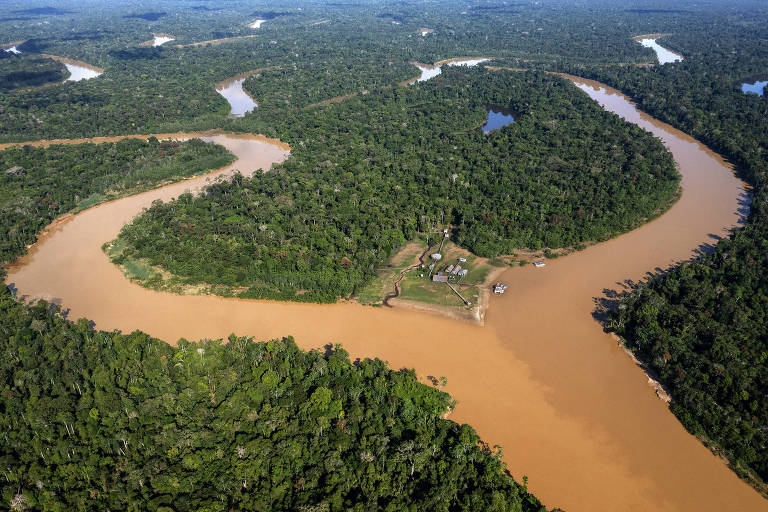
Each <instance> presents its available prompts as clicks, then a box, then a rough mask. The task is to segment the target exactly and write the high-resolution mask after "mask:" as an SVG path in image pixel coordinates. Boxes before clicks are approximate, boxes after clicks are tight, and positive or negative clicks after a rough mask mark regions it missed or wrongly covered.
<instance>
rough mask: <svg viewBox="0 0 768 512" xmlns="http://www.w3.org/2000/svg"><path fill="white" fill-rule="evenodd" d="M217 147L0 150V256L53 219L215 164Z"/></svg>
mask: <svg viewBox="0 0 768 512" xmlns="http://www.w3.org/2000/svg"><path fill="white" fill-rule="evenodd" d="M233 159H234V157H233V156H232V155H231V154H230V153H229V152H227V150H226V149H224V148H223V147H222V146H219V145H215V144H208V143H205V142H202V141H200V140H196V139H194V140H190V141H186V142H178V141H162V142H160V141H158V140H157V139H155V138H151V139H150V140H149V141H146V142H145V141H142V140H132V139H126V140H123V141H120V142H114V143H105V144H90V143H89V144H77V145H55V146H50V147H48V148H42V147H33V146H29V145H27V146H22V147H11V148H9V149H6V150H3V151H0V261H10V260H13V259H15V258H16V257H18V256H21V255H22V254H23V253H24V251H25V248H26V246H27V245H29V244H31V243H32V242H34V241H35V239H36V237H37V233H38V232H40V231H41V230H42V229H43V228H44V227H45V226H47V225H48V224H49V223H50V222H51V221H52V220H53V219H55V218H56V217H58V216H60V215H62V214H65V213H68V212H70V211H72V210H76V209H82V208H86V207H89V206H93V205H94V204H96V203H99V202H102V201H105V200H108V199H114V198H116V197H119V196H123V195H128V194H132V193H136V192H140V191H142V190H147V189H150V188H154V187H156V186H157V185H159V184H161V183H164V182H170V181H178V180H179V179H181V178H184V177H188V176H193V175H196V174H202V173H204V172H206V171H210V170H213V169H217V168H219V167H223V166H224V165H226V164H228V163H230V162H231V161H232V160H233Z"/></svg>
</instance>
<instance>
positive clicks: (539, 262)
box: [533, 261, 547, 268]
mask: <svg viewBox="0 0 768 512" xmlns="http://www.w3.org/2000/svg"><path fill="white" fill-rule="evenodd" d="M533 266H534V267H536V268H541V267H546V266H547V264H546V263H544V262H543V261H534V262H533Z"/></svg>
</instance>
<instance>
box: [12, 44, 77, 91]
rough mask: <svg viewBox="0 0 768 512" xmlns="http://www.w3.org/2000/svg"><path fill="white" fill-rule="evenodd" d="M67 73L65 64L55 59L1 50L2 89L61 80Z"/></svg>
mask: <svg viewBox="0 0 768 512" xmlns="http://www.w3.org/2000/svg"><path fill="white" fill-rule="evenodd" d="M67 74H68V73H67V69H66V68H65V67H64V64H62V63H60V62H57V61H55V60H53V59H47V58H44V57H38V56H33V55H17V54H14V53H12V52H9V51H3V50H0V91H10V90H13V89H19V88H22V87H32V86H37V85H43V84H47V83H51V82H61V81H62V80H64V78H66V77H67Z"/></svg>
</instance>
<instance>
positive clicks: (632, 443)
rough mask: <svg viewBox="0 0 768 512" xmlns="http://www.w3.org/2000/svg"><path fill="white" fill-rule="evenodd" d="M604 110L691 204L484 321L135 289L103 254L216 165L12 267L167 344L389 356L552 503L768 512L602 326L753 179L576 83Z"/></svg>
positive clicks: (97, 317)
mask: <svg viewBox="0 0 768 512" xmlns="http://www.w3.org/2000/svg"><path fill="white" fill-rule="evenodd" d="M576 82H577V84H578V85H579V86H580V87H581V88H582V89H583V90H584V91H585V92H586V93H587V94H589V95H590V96H591V97H593V98H594V99H595V100H597V101H598V102H599V103H600V104H601V105H603V106H604V107H605V108H606V109H608V110H610V111H612V112H615V113H617V114H619V115H621V116H622V117H624V118H626V119H627V120H629V121H631V122H633V123H636V124H638V125H640V126H642V127H643V128H645V129H647V130H649V131H651V132H652V133H654V134H655V135H656V136H658V137H659V138H661V139H662V140H663V141H664V143H665V144H666V145H667V147H668V148H669V149H670V150H671V151H672V153H673V155H674V157H675V160H676V161H677V163H678V164H679V169H680V172H681V174H682V176H683V178H682V187H683V194H682V198H681V199H680V201H678V203H676V204H675V205H674V206H673V207H672V208H671V209H670V211H669V212H668V213H666V214H665V215H663V216H661V217H660V218H658V219H656V220H654V221H653V222H651V223H649V224H646V225H644V226H642V227H641V228H639V229H636V230H634V231H632V232H630V233H627V234H625V235H623V236H620V237H618V238H616V239H613V240H611V241H609V242H605V243H602V244H599V245H596V246H593V247H590V248H588V249H586V250H584V251H582V252H578V253H575V254H573V255H570V256H568V257H565V258H562V259H558V260H554V261H551V262H549V263H548V264H547V266H546V267H545V268H540V269H536V268H533V267H526V268H515V269H510V270H509V271H507V272H506V273H505V275H504V276H503V278H502V280H503V281H504V282H506V283H507V284H508V285H509V289H508V290H507V293H506V294H504V295H502V296H498V297H494V298H492V300H491V305H490V309H489V311H488V314H487V320H486V326H485V327H478V326H474V325H470V324H466V323H462V322H459V321H456V320H451V319H447V318H443V317H439V316H433V315H429V314H423V313H417V312H413V311H409V310H405V309H398V308H393V309H389V308H374V307H365V306H361V305H359V304H356V303H340V304H335V305H315V304H291V303H280V302H269V301H256V300H237V299H226V298H220V297H214V296H179V295H173V294H170V293H163V292H156V291H152V290H147V289H144V288H141V287H139V286H137V285H134V284H132V283H130V282H129V281H128V280H126V279H125V277H124V276H123V275H122V273H121V272H120V271H119V270H118V269H117V268H116V267H115V266H113V265H112V264H111V263H110V262H109V260H108V259H107V257H106V256H105V255H104V254H103V253H102V251H101V245H102V244H103V243H105V242H108V241H110V240H112V239H114V238H115V236H116V235H117V232H118V230H119V229H120V227H121V226H122V225H123V224H125V223H127V222H129V221H130V220H131V219H132V218H133V217H134V216H135V215H137V214H138V213H140V212H141V210H142V208H145V207H147V206H149V205H150V204H151V202H152V201H154V200H156V199H163V200H167V199H169V198H171V197H175V196H178V195H179V194H180V193H182V192H183V191H185V190H187V189H189V190H196V189H198V188H199V187H200V186H202V185H204V184H205V183H206V182H208V181H209V180H212V179H216V173H214V174H211V175H208V176H204V177H200V178H193V179H190V180H186V181H184V182H181V183H178V184H174V185H171V186H167V187H163V188H160V189H157V190H153V191H150V192H147V193H144V194H139V195H136V196H132V197H129V198H126V199H120V200H117V201H113V202H111V203H106V204H103V205H100V206H96V207H94V208H91V209H89V210H86V211H84V212H82V213H80V214H78V215H76V216H74V217H69V218H67V219H64V220H61V221H59V222H57V223H55V225H54V226H52V227H51V228H50V229H49V230H48V231H47V232H46V233H45V234H43V235H42V236H41V237H40V239H39V241H38V242H37V243H36V244H35V245H34V246H33V247H32V248H31V249H30V251H29V254H28V255H27V256H25V257H23V258H21V259H20V260H18V261H17V262H15V263H14V264H13V265H12V266H11V267H10V268H9V274H8V278H7V281H8V283H11V284H13V286H15V287H16V288H17V289H18V290H19V296H20V297H22V296H23V297H24V298H25V299H32V298H45V299H48V300H52V301H54V302H58V303H61V304H62V305H63V306H64V308H65V309H68V310H69V311H70V313H69V314H70V318H71V319H77V318H79V317H87V318H90V319H92V320H94V321H95V323H96V326H97V327H98V328H101V329H108V330H110V329H120V330H122V331H133V330H135V329H141V330H143V331H146V332H148V333H150V334H152V335H154V336H158V337H160V338H163V339H166V340H168V341H170V342H173V341H174V340H177V339H178V338H179V337H186V338H190V339H199V338H204V337H208V338H213V337H222V336H227V335H228V334H230V333H232V332H234V333H237V334H241V335H252V336H255V337H256V338H257V339H269V338H275V337H282V336H287V335H293V336H295V337H296V340H297V342H298V344H299V345H301V346H302V347H304V348H317V347H321V346H323V345H324V344H327V343H329V342H340V343H342V345H343V346H344V347H345V348H346V349H347V350H348V351H349V352H350V353H351V355H352V357H380V358H382V359H385V360H388V361H389V362H390V364H391V365H392V367H394V368H401V367H411V368H416V370H417V372H418V373H419V375H421V376H428V375H432V376H442V375H444V376H446V377H447V378H448V386H447V388H446V389H447V391H449V392H450V393H451V394H452V395H453V396H454V397H455V398H456V399H457V401H458V405H457V407H456V410H455V411H454V412H453V414H452V415H451V418H452V419H453V420H455V421H459V422H467V423H470V424H471V425H472V426H473V427H475V428H476V429H477V431H478V432H479V433H480V435H481V436H482V437H483V439H484V440H485V441H487V442H488V443H489V444H490V445H495V444H498V445H501V446H502V447H503V449H504V454H505V457H504V458H505V460H506V461H507V463H508V465H509V469H510V471H511V472H512V473H513V474H514V475H515V477H516V478H518V479H520V478H521V477H522V476H523V475H528V477H529V488H530V489H531V490H532V491H533V492H534V493H536V495H538V496H539V497H540V498H541V499H542V500H543V502H544V503H545V504H546V505H547V506H550V507H553V506H559V507H562V508H564V509H566V510H568V511H570V512H574V511H584V512H594V511H612V512H613V511H643V512H645V511H718V512H722V511H753V510H768V501H766V500H764V499H763V498H762V497H760V496H759V495H758V494H757V492H755V491H754V490H753V489H752V488H751V487H749V486H748V485H747V484H745V483H744V482H742V481H741V480H739V479H738V478H737V477H736V475H735V474H734V473H733V472H732V471H731V470H730V469H728V467H727V466H726V465H725V464H724V463H723V462H722V461H721V460H720V459H718V458H717V457H715V456H714V455H712V454H711V453H710V452H709V451H708V450H707V449H706V448H705V447H704V446H703V445H702V444H701V443H700V442H699V441H698V440H697V439H695V438H694V437H693V436H691V435H690V434H688V433H687V432H685V430H684V429H683V427H682V426H681V425H680V423H679V422H678V421H677V419H676V418H675V417H674V416H673V415H672V414H671V413H670V412H669V409H668V407H667V405H666V404H665V403H664V402H662V401H661V400H659V399H658V398H657V397H656V394H655V392H654V389H653V388H652V387H650V386H649V385H648V383H647V379H646V377H645V375H644V374H643V373H642V371H641V370H640V369H639V368H637V367H636V366H635V364H634V363H633V362H632V361H631V360H630V358H629V357H628V356H627V355H626V354H625V353H624V352H623V351H622V350H621V349H620V348H619V347H618V346H617V344H616V342H615V341H614V340H613V339H612V338H611V336H610V335H608V334H606V333H604V332H603V331H602V329H601V327H600V325H599V324H598V323H597V322H596V321H595V320H594V319H593V318H592V315H591V313H592V311H593V309H594V302H593V300H594V298H595V297H600V296H602V295H603V290H604V289H618V288H619V287H620V283H621V282H623V281H624V280H625V279H640V278H642V277H643V275H644V274H645V273H646V272H649V271H650V272H653V271H654V270H655V269H657V268H663V267H666V266H668V265H670V264H673V263H675V262H678V261H681V260H686V259H689V258H691V257H693V256H695V255H696V251H697V249H699V248H700V247H702V246H704V245H705V244H713V243H715V241H716V238H717V237H720V236H725V235H726V234H727V231H728V229H729V228H731V227H733V226H735V225H737V224H738V222H739V219H740V213H739V212H740V210H741V209H743V207H744V204H745V202H746V200H747V194H746V192H745V188H744V184H743V183H742V182H740V181H739V180H738V179H736V178H735V177H734V175H733V173H732V170H731V168H730V167H729V166H728V165H727V164H726V163H724V162H723V161H722V160H721V159H720V158H719V157H718V156H717V155H715V154H713V153H712V152H711V151H709V150H708V149H707V148H706V147H704V146H703V145H701V144H699V143H697V142H696V141H695V140H693V139H691V138H690V137H688V136H686V135H685V134H683V133H681V132H679V131H677V130H674V129H673V128H671V127H669V126H667V125H665V124H663V123H660V122H657V121H654V120H653V119H651V118H650V117H648V116H646V115H644V114H641V113H639V112H638V111H637V110H636V109H635V107H634V106H633V105H632V104H631V103H630V102H629V101H628V100H627V99H626V98H625V97H623V96H621V95H620V94H619V93H617V92H616V91H613V90H610V89H607V88H605V87H604V86H601V85H599V84H596V83H592V82H586V81H584V80H580V79H576ZM211 139H212V140H213V141H215V142H218V143H220V144H223V145H224V146H226V147H227V148H228V149H230V150H231V151H232V152H233V153H234V154H235V155H237V157H238V161H237V162H236V163H235V164H234V165H233V166H231V167H230V168H227V169H225V170H224V172H225V173H229V172H231V171H232V170H233V169H234V168H237V169H239V170H241V171H243V173H244V174H248V173H252V172H255V171H256V170H257V169H268V168H269V167H270V165H271V164H272V163H274V162H279V161H281V160H283V159H284V158H285V157H286V155H287V148H286V147H285V146H280V145H276V144H275V143H270V142H269V141H266V140H264V139H263V138H262V139H259V138H257V137H243V136H238V137H234V136H229V135H218V136H214V137H211Z"/></svg>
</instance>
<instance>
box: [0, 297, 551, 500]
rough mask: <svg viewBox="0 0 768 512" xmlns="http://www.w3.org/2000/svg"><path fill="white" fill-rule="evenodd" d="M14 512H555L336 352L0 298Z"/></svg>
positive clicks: (4, 485) (407, 385)
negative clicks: (172, 340) (162, 335)
mask: <svg viewBox="0 0 768 512" xmlns="http://www.w3.org/2000/svg"><path fill="white" fill-rule="evenodd" d="M0 336H2V338H3V340H4V343H3V345H2V356H3V357H2V361H1V362H0V388H2V390H1V391H0V409H2V411H3V414H2V415H0V426H1V427H2V432H3V433H2V434H0V462H1V463H2V468H3V479H2V481H1V482H0V492H1V493H2V501H3V503H4V505H5V506H7V507H8V508H9V509H12V510H123V509H126V508H130V509H135V510H139V509H140V510H152V511H162V512H170V511H172V510H208V511H222V512H224V511H227V510H275V511H278V510H286V511H287V510H299V511H329V512H330V511H337V510H338V511H341V510H360V511H363V510H466V511H475V510H488V511H544V510H546V509H545V508H544V507H543V506H542V505H541V504H540V503H539V501H538V500H537V499H536V498H535V497H534V496H533V495H531V494H530V493H528V492H527V490H526V488H525V486H521V485H519V484H517V483H516V482H515V481H514V480H513V479H512V478H511V477H510V476H509V474H508V473H507V472H506V469H505V466H504V464H503V463H502V462H501V460H500V453H499V452H496V451H494V450H491V449H490V448H488V447H487V446H486V445H485V444H483V443H482V442H481V441H480V439H479V438H478V436H477V434H476V433H475V432H474V430H472V428H471V427H469V426H468V425H458V424H456V423H454V422H452V421H449V420H446V419H443V418H442V415H443V414H444V413H445V412H446V411H448V410H449V409H450V408H451V406H452V402H451V399H450V397H449V396H448V395H447V394H446V393H444V392H442V391H438V390H437V389H435V388H432V387H429V386H426V385H423V384H420V383H419V382H418V380H417V379H416V376H415V373H414V372H413V371H412V370H409V371H405V370H403V371H397V372H396V371H393V370H390V369H389V368H388V367H387V365H386V363H384V362H382V361H380V360H369V359H366V360H363V361H360V362H358V363H356V364H354V365H353V364H351V363H350V361H349V357H348V354H347V353H346V352H344V351H343V350H342V349H341V348H339V347H334V348H333V349H330V348H329V350H327V351H326V352H325V353H322V352H317V351H313V352H304V351H301V350H299V349H298V348H297V347H296V345H295V343H294V342H293V340H291V339H284V340H273V341H270V342H268V343H255V342H254V341H252V340H251V339H248V338H236V337H234V336H231V337H230V338H229V340H228V343H227V344H222V343H221V342H220V341H207V342H201V343H189V342H187V341H185V340H181V341H180V342H179V345H178V346H177V347H171V346H169V345H167V344H165V343H164V342H161V341H159V340H156V339H153V338H150V337H149V336H147V335H145V334H143V333H141V332H138V331H137V332H134V333H131V334H127V335H125V334H120V333H118V332H104V331H94V330H93V329H92V328H91V327H90V325H89V322H88V321H87V320H79V321H78V322H76V323H72V322H69V321H67V320H64V319H62V318H61V316H59V314H58V309H57V308H56V307H53V306H49V305H48V304H46V303H45V302H40V303H38V304H37V305H36V306H35V307H32V308H29V307H26V306H24V305H22V304H20V303H18V302H16V301H15V300H14V298H13V297H12V296H11V294H10V293H9V292H8V291H7V290H6V289H5V288H3V289H2V291H0Z"/></svg>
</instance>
